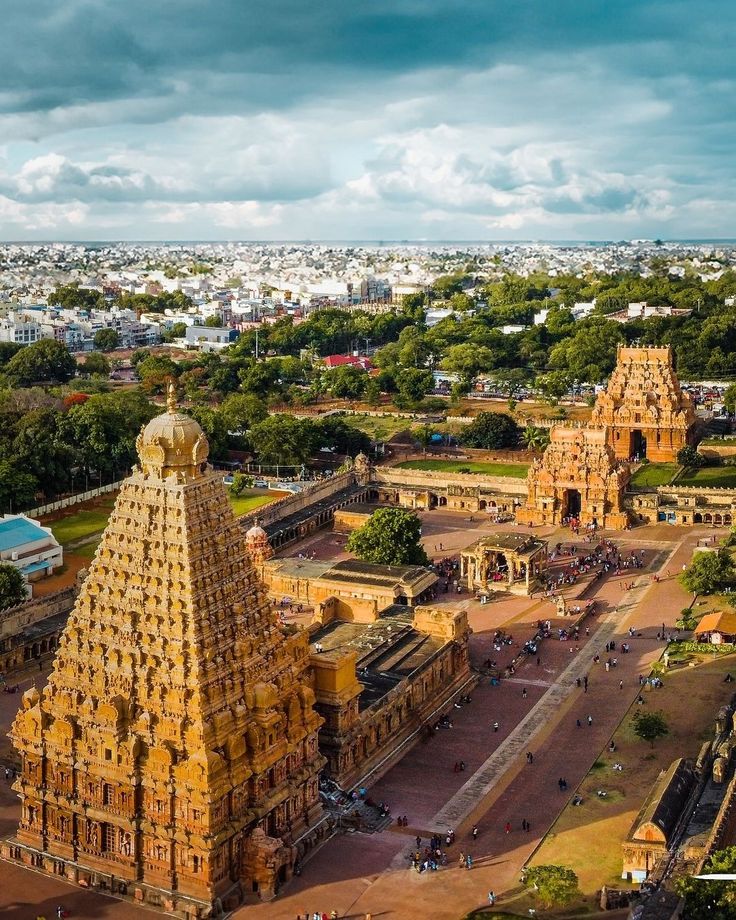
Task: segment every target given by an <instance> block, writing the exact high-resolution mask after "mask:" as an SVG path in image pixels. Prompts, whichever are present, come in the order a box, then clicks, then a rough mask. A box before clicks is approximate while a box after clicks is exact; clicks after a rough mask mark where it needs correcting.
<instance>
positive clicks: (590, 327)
mask: <svg viewBox="0 0 736 920" xmlns="http://www.w3.org/2000/svg"><path fill="white" fill-rule="evenodd" d="M623 341H624V333H623V331H622V329H621V325H620V324H619V323H617V322H615V321H613V320H607V319H604V318H603V317H600V316H591V317H589V318H588V319H584V320H581V322H579V323H577V324H576V328H575V332H574V334H573V335H572V336H570V338H568V339H564V340H563V341H562V342H560V343H559V344H558V345H555V346H554V348H553V349H552V351H551V352H550V356H549V366H550V368H551V369H552V370H561V371H565V372H566V373H567V375H568V376H569V377H570V379H572V380H580V381H587V382H588V383H600V382H601V380H602V379H603V378H604V377H605V376H606V375H607V374H610V373H611V371H612V370H613V367H614V365H615V363H616V349H617V348H618V346H619V345H620V344H621V343H622V342H623Z"/></svg>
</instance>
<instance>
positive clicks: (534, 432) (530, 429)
mask: <svg viewBox="0 0 736 920" xmlns="http://www.w3.org/2000/svg"><path fill="white" fill-rule="evenodd" d="M521 443H522V444H523V445H524V447H526V448H527V449H528V450H544V448H545V447H546V446H547V445H548V444H549V429H548V428H540V427H539V426H537V425H527V426H526V428H525V429H524V430H523V431H522V432H521Z"/></svg>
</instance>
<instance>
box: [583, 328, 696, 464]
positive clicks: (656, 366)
mask: <svg viewBox="0 0 736 920" xmlns="http://www.w3.org/2000/svg"><path fill="white" fill-rule="evenodd" d="M590 424H591V425H592V426H594V427H604V428H605V429H606V433H607V439H608V443H609V444H610V446H611V447H612V448H613V451H614V454H615V456H616V457H617V458H618V459H620V460H643V459H644V458H645V457H646V458H647V459H648V460H651V461H653V462H657V463H660V462H661V463H674V462H676V461H677V452H678V451H679V450H681V449H682V448H683V447H685V446H686V445H687V444H692V443H693V440H694V434H695V410H694V408H693V404H692V400H691V399H690V397H689V395H688V394H687V393H683V391H682V390H681V389H680V384H679V382H678V380H677V375H676V374H675V370H674V367H673V365H672V349H671V348H670V347H669V346H666V347H662V348H655V347H647V348H626V347H624V346H623V345H620V346H619V349H618V355H617V361H616V367H615V369H614V371H613V373H612V374H611V379H610V380H609V381H608V386H607V388H606V390H605V391H604V392H602V393H599V394H598V397H597V399H596V402H595V407H594V408H593V414H592V417H591V420H590Z"/></svg>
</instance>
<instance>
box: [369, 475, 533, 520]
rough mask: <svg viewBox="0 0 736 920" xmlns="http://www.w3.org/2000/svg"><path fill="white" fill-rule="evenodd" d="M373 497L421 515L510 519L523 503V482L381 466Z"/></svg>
mask: <svg viewBox="0 0 736 920" xmlns="http://www.w3.org/2000/svg"><path fill="white" fill-rule="evenodd" d="M371 484H372V487H373V494H374V496H375V498H376V499H377V500H378V501H380V502H385V503H387V504H392V505H399V506H400V507H402V508H411V509H414V510H418V511H428V510H430V509H432V508H445V509H446V510H448V511H464V512H468V511H469V512H473V513H475V512H484V513H486V514H488V515H489V516H490V517H491V518H495V519H496V520H499V519H507V518H509V517H510V516H511V515H513V513H514V510H515V508H516V507H517V505H519V504H520V503H521V502H522V501H523V500H524V496H525V494H526V487H525V483H524V480H523V479H516V478H514V477H511V476H487V475H483V474H476V473H437V472H435V471H431V472H430V471H427V470H409V469H402V468H400V467H390V466H389V467H385V466H379V467H374V468H373V469H372V474H371Z"/></svg>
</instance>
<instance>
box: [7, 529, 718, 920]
mask: <svg viewBox="0 0 736 920" xmlns="http://www.w3.org/2000/svg"><path fill="white" fill-rule="evenodd" d="M477 518H478V516H477V515H476V520H474V521H470V520H469V519H468V518H467V517H464V516H462V515H458V514H453V513H444V512H443V513H441V512H437V511H435V512H429V513H427V514H424V515H423V524H424V539H425V546H426V548H427V550H428V553H429V554H430V556H432V557H434V558H439V557H441V556H445V555H450V554H452V553H453V552H457V550H459V549H460V548H462V547H465V546H467V545H468V544H469V543H471V542H473V541H474V540H476V539H477V538H478V537H480V536H482V535H483V534H485V533H488V532H489V531H491V530H499V529H505V528H500V527H495V526H493V525H488V524H487V523H485V522H484V521H481V520H478V519H477ZM506 526H507V527H508V525H506ZM533 532H534V533H535V534H536V535H538V536H543V537H546V538H547V539H549V540H550V543H551V544H552V545H554V543H556V542H558V541H562V542H563V543H564V544H566V545H569V544H570V543H571V542H575V543H576V545H578V546H580V545H582V544H581V541H580V540H579V539H573V540H572V541H571V539H570V534H569V533H568V532H564V533H563V532H559V533H557V534H555V533H549V532H548V531H545V530H544V529H542V528H537V529H535V530H534V531H533ZM713 533H714V532H713V531H712V530H709V529H704V528H703V529H700V530H698V529H685V528H677V527H667V526H665V525H657V526H652V527H645V528H639V529H637V530H635V531H633V532H631V533H626V534H622V535H612V538H613V539H614V540H615V541H616V542H617V543H618V544H619V545H620V546H621V547H622V548H623V552H624V555H626V553H627V552H628V551H629V550H630V549H633V548H635V549H637V551H638V550H644V554H645V563H646V565H645V568H644V569H640V570H634V571H632V572H629V573H628V574H627V576H626V578H625V579H623V578H620V577H616V576H610V577H608V578H606V579H602V580H600V581H598V582H597V583H596V584H595V585H593V586H591V587H590V588H589V589H588V592H587V594H586V595H585V597H586V600H588V599H592V598H595V600H596V601H597V613H596V615H595V616H594V617H593V618H591V619H590V624H589V626H590V635H589V636H588V637H586V636H585V635H584V633H583V634H582V635H581V638H580V642H579V646H580V649H579V651H575V645H574V644H573V643H571V642H558V641H555V640H553V639H549V640H546V641H545V642H544V643H543V644H542V647H541V649H540V655H539V659H540V661H539V664H537V659H536V657H531V658H529V659H528V660H526V661H525V663H524V664H523V665H522V666H521V667H520V668H518V670H517V672H516V674H515V675H514V676H513V678H511V679H507V680H503V681H502V682H501V684H500V686H491V685H490V682H489V681H488V680H485V681H484V682H482V683H481V684H479V685H478V687H477V689H476V690H475V691H474V693H473V694H472V697H473V699H472V702H471V703H470V704H469V705H467V706H464V707H463V708H461V709H456V708H453V709H452V717H453V726H452V728H450V729H441V730H439V731H437V732H435V734H434V736H433V737H432V738H431V739H430V740H428V741H423V742H420V743H418V744H417V745H416V746H415V747H414V748H413V749H412V750H411V751H410V752H409V753H408V754H407V756H406V757H404V759H403V760H402V761H401V762H400V763H398V764H397V765H396V766H395V767H393V768H392V769H391V770H390V771H389V772H388V773H387V774H386V775H385V776H384V777H383V778H382V779H381V780H380V781H379V782H377V783H376V784H375V785H374V786H373V788H372V789H371V790H370V794H371V796H372V797H373V798H374V799H375V800H383V801H385V802H387V803H388V804H389V805H390V807H391V811H392V813H393V814H394V815H396V816H398V815H406V816H407V817H408V822H409V826H408V827H407V828H398V827H396V826H394V828H392V829H390V830H387V831H384V832H383V833H380V834H375V835H360V834H352V835H340V836H337V837H334V838H333V839H332V840H330V841H329V842H328V843H327V844H326V845H325V846H324V847H323V848H322V849H321V850H320V851H319V852H318V853H317V854H316V855H315V856H314V857H313V858H312V859H311V860H310V861H309V862H308V863H307V864H306V866H305V867H304V871H303V873H302V875H301V876H300V877H299V878H296V879H294V880H293V881H292V882H291V883H290V884H289V885H288V886H287V887H286V889H285V890H284V892H283V893H282V895H281V896H280V897H279V898H278V899H277V900H276V901H273V902H271V903H269V904H259V905H253V906H249V907H244V908H241V909H240V910H239V911H237V913H236V916H237V917H238V918H240V917H242V918H249V917H252V918H263V920H282V918H283V920H293V918H294V917H295V916H297V915H298V914H301V915H302V916H304V914H305V912H306V911H308V910H309V911H316V910H319V911H325V912H327V913H328V914H329V912H330V911H331V910H333V909H334V910H336V911H337V912H338V915H339V916H340V917H353V918H362V917H364V915H365V914H366V913H368V912H370V913H371V914H372V916H373V917H386V918H389V917H390V918H392V920H404V918H406V920H409V918H415V917H432V918H437V920H445V918H446V920H459V918H460V917H462V916H464V914H465V913H467V912H468V911H469V910H472V909H473V908H474V907H478V906H480V905H482V904H483V903H485V898H486V893H487V891H488V890H489V889H493V890H494V891H495V892H496V893H497V894H500V893H501V892H503V891H505V890H508V889H510V888H513V887H514V886H515V885H516V884H517V882H518V877H519V872H520V869H521V867H522V866H523V864H524V862H525V860H526V859H527V858H528V857H529V856H530V854H531V853H532V851H533V850H534V848H535V847H536V846H537V844H538V843H539V841H540V839H541V838H542V836H543V835H544V834H545V832H546V831H547V829H548V828H549V827H550V826H551V825H552V823H553V822H554V820H555V818H556V817H557V815H558V814H559V812H560V810H561V809H562V808H563V807H564V805H565V803H566V802H567V801H568V800H569V798H570V797H571V796H572V794H573V793H574V790H575V787H576V785H577V784H578V783H579V782H580V780H581V779H582V778H583V776H584V775H585V774H586V773H587V771H588V770H589V768H590V766H591V764H592V763H593V762H594V761H595V760H596V758H597V756H598V754H599V753H600V751H601V750H602V749H603V748H604V747H605V746H606V745H607V743H608V740H609V738H610V736H611V734H612V732H613V731H614V729H615V727H616V725H617V724H618V722H619V721H620V719H621V718H622V716H623V714H624V713H625V712H626V710H627V709H628V707H629V706H630V704H631V702H632V700H633V699H634V698H635V696H636V695H637V693H638V691H639V684H638V674H639V673H641V672H645V671H646V670H647V669H648V668H649V666H650V664H651V662H652V661H654V660H655V659H656V658H657V657H658V656H659V655H660V653H661V651H662V648H663V644H662V642H661V641H660V640H658V639H657V638H656V634H657V632H658V631H659V630H660V629H661V625H662V623H663V622H664V623H665V624H667V625H668V626H672V624H674V621H675V619H676V618H677V616H678V614H679V611H680V609H681V608H682V607H683V606H684V605H685V604H686V603H687V602H688V601H689V599H688V598H686V596H685V593H684V591H683V590H682V589H681V588H680V586H679V585H678V584H677V582H676V580H675V575H676V573H677V572H678V571H679V570H680V569H681V567H682V565H683V564H684V563H686V562H688V561H689V559H690V557H691V554H692V548H693V546H694V545H695V544H696V543H697V541H698V539H700V538H703V537H704V536H711V535H712V534H713ZM440 544H441V545H442V551H440V550H439V546H440ZM343 545H344V539H343V537H341V536H340V535H338V534H333V533H330V532H323V533H320V534H318V535H317V536H316V537H314V538H312V539H311V540H310V541H307V542H306V543H305V544H303V545H301V546H300V547H298V549H299V550H300V551H302V552H304V553H305V554H308V555H311V554H312V553H314V555H315V557H316V558H321V559H326V558H340V557H342V556H343V555H344V551H343ZM435 547H437V550H435ZM652 566H655V567H656V569H654V570H656V571H659V573H660V575H661V580H660V581H659V582H658V583H655V582H654V581H653V579H652V577H651V576H652V574H653V571H654V570H653V569H652ZM667 571H669V572H670V576H669V577H666V574H665V573H666V572H667ZM632 580H633V581H634V587H633V588H631V589H630V590H626V589H625V588H624V581H627V582H629V583H630V582H631V581H632ZM438 600H439V602H440V603H447V602H452V603H460V604H462V605H464V606H465V607H466V608H467V610H468V616H469V620H470V625H471V626H472V628H473V630H474V635H473V637H472V640H471V655H472V658H473V661H474V663H476V664H480V663H481V662H483V661H484V660H485V659H486V658H487V657H489V656H490V657H492V658H494V659H495V660H497V661H498V663H499V665H501V666H503V665H504V664H505V663H507V661H508V660H510V659H511V657H512V656H513V655H515V654H516V653H517V652H518V650H519V646H520V645H522V644H523V642H524V641H525V639H526V638H528V637H529V636H531V635H532V634H533V631H534V628H535V625H536V622H537V620H538V619H540V618H541V619H548V618H549V619H553V618H554V614H555V608H554V606H553V604H552V603H551V602H550V601H549V600H545V599H544V598H543V597H540V596H539V595H537V596H536V597H535V598H531V599H530V598H505V599H502V600H496V601H493V602H491V603H489V604H486V605H481V604H480V603H479V602H477V601H475V600H474V599H473V598H472V597H471V596H470V595H469V594H467V593H461V594H452V595H440V598H439V599H438ZM631 625H633V626H635V627H636V630H637V633H640V634H641V635H640V636H639V635H637V637H636V638H634V639H631V640H630V642H631V653H630V654H628V655H619V658H618V667H617V668H616V669H615V670H612V671H610V672H606V671H605V668H604V667H603V665H602V664H598V665H594V664H593V660H592V659H593V656H594V655H595V654H596V652H603V646H604V644H605V643H606V642H607V641H609V640H610V639H611V638H614V639H616V640H617V644H618V643H620V641H621V640H625V639H627V638H628V628H629V626H631ZM501 627H502V628H503V629H505V630H506V632H508V633H510V634H511V635H512V636H513V639H514V645H513V646H504V647H503V651H502V652H501V653H497V652H495V651H493V650H492V647H491V637H492V635H493V632H494V630H496V629H498V628H501ZM603 657H604V658H605V655H603ZM585 674H588V675H589V678H590V683H589V690H588V692H587V693H584V691H583V689H582V688H578V687H577V685H576V678H577V677H582V676H583V675H585ZM36 676H37V677H38V676H39V675H36ZM619 681H623V689H622V690H620V689H619ZM29 682H30V681H27V682H26V684H25V685H26V686H27V685H28V683H29ZM524 689H526V693H524V692H523V691H524ZM17 703H18V697H15V696H11V695H6V694H0V720H1V723H2V724H1V725H0V730H2V731H3V732H4V731H5V730H6V727H7V726H8V724H9V722H10V719H11V718H12V713H13V711H14V709H15V707H16V706H17ZM589 715H590V716H592V719H593V722H592V726H590V727H588V725H587V717H588V716H589ZM578 719H580V720H581V722H582V727H578V725H577V720H578ZM496 721H497V722H498V730H497V731H494V727H493V723H494V722H496ZM527 751H531V752H533V755H534V762H533V764H531V765H530V764H528V763H527V759H526V753H527ZM459 760H464V761H465V763H466V764H467V768H466V770H465V772H463V773H457V772H455V771H454V769H453V766H454V764H455V763H456V762H457V761H459ZM560 777H564V778H565V779H566V780H567V784H568V789H567V792H566V793H561V792H560V790H559V787H558V779H559V778H560ZM523 819H525V820H527V821H529V823H530V825H531V830H530V831H522V830H521V822H522V820H523ZM16 820H17V808H16V805H15V802H14V800H13V795H12V793H11V792H10V790H9V789H8V787H7V785H6V784H5V783H4V781H1V780H0V833H3V834H7V833H9V832H11V831H12V829H13V826H14V824H15V822H16ZM507 822H508V823H510V824H511V831H510V832H509V833H506V830H505V827H506V824H507ZM473 824H477V826H478V829H479V835H478V839H477V840H476V841H475V842H472V841H471V838H470V836H469V835H470V830H471V828H472V826H473ZM449 828H453V829H454V830H455V832H456V835H457V839H456V842H455V844H454V846H453V847H452V848H451V850H450V864H449V866H448V867H447V868H444V869H442V870H441V871H439V872H436V873H429V872H427V873H424V874H422V875H418V874H417V873H416V872H413V871H409V870H408V868H407V866H408V860H407V856H408V854H409V852H410V851H411V850H412V849H413V848H414V846H415V837H416V836H417V835H419V836H422V837H424V838H426V837H427V836H428V835H429V834H430V833H433V832H441V833H444V832H446V831H447V830H448V829H449ZM460 851H463V852H465V853H468V852H470V853H471V854H472V855H473V859H474V866H473V869H472V871H466V870H460V869H457V868H455V864H456V862H457V859H456V856H453V854H458V853H459V852H460ZM0 880H1V882H2V884H0V908H1V909H0V913H1V914H2V916H3V917H5V916H7V917H9V918H12V920H25V918H26V917H28V918H30V920H33V918H34V917H35V916H36V915H37V914H39V913H40V914H44V915H45V916H47V917H50V916H52V915H53V911H54V908H55V905H56V904H57V903H63V904H64V905H65V906H67V907H68V909H69V910H70V911H71V913H72V915H73V916H79V917H108V916H109V917H120V918H125V917H143V916H150V913H149V912H148V911H144V910H142V909H140V908H136V907H133V906H131V905H128V904H123V903H118V902H113V901H110V900H107V899H103V898H99V897H98V896H96V895H93V894H90V893H85V892H81V891H78V890H75V889H74V888H71V887H69V886H67V885H65V884H64V883H61V882H58V881H56V880H55V879H50V878H46V877H43V876H40V875H36V874H33V873H30V872H28V871H25V870H21V869H18V868H16V867H11V866H9V865H5V864H0ZM39 901H41V902H42V906H41V907H40V908H39V906H38V905H39ZM31 904H32V905H33V907H31V906H30V905H31Z"/></svg>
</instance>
